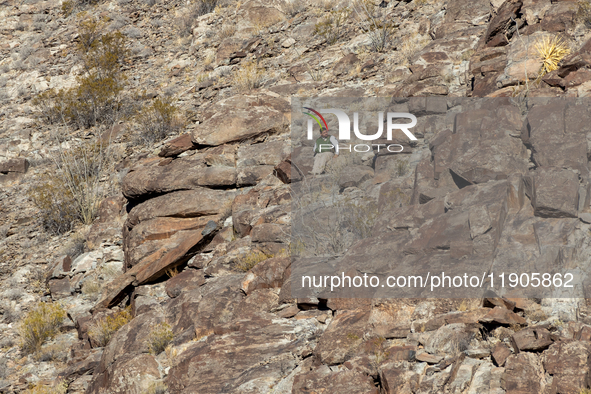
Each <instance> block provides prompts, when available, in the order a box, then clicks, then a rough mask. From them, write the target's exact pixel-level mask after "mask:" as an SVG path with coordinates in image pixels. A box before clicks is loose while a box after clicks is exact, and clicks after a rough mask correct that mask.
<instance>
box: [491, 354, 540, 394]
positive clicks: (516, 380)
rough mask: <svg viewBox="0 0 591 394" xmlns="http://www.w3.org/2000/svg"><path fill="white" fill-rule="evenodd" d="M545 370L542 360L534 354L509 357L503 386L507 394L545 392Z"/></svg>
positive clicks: (503, 377) (502, 381) (502, 379)
mask: <svg viewBox="0 0 591 394" xmlns="http://www.w3.org/2000/svg"><path fill="white" fill-rule="evenodd" d="M544 381H545V378H544V369H543V368H542V365H541V363H540V360H539V359H538V357H537V356H536V355H535V354H532V353H519V354H516V355H512V356H509V357H508V358H507V361H506V363H505V372H504V373H503V376H502V378H501V386H502V388H503V389H504V390H505V391H506V392H507V394H518V393H542V392H544V387H545V385H544Z"/></svg>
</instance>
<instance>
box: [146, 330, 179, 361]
mask: <svg viewBox="0 0 591 394" xmlns="http://www.w3.org/2000/svg"><path fill="white" fill-rule="evenodd" d="M173 339H174V334H173V333H172V328H171V327H170V324H168V323H161V324H158V325H157V326H156V327H154V328H153V329H152V331H151V332H150V335H149V336H148V350H149V351H150V353H151V354H153V355H155V356H157V355H159V354H160V353H162V352H163V351H164V350H165V349H166V347H167V346H168V345H169V344H170V342H172V340H173Z"/></svg>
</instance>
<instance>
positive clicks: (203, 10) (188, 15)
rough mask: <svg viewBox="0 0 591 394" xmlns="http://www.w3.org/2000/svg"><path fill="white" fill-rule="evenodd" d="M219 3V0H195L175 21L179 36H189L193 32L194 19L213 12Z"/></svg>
mask: <svg viewBox="0 0 591 394" xmlns="http://www.w3.org/2000/svg"><path fill="white" fill-rule="evenodd" d="M220 3H221V2H220V0H197V1H196V2H195V3H194V4H193V5H191V6H189V7H188V8H187V9H186V10H185V11H184V12H183V13H182V15H181V16H180V17H179V18H177V21H176V22H177V23H176V28H177V30H178V32H179V34H180V35H181V37H186V36H190V35H191V34H192V33H193V22H194V21H195V19H196V18H198V17H200V16H201V15H205V14H209V13H210V12H213V11H214V10H215V9H216V7H217V6H218V5H219V4H220Z"/></svg>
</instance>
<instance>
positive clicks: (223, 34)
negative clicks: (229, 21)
mask: <svg viewBox="0 0 591 394" xmlns="http://www.w3.org/2000/svg"><path fill="white" fill-rule="evenodd" d="M235 33H236V27H235V26H234V25H225V26H222V29H221V30H220V32H219V35H218V36H219V39H220V40H223V39H225V38H229V37H232V36H233V35H234V34H235Z"/></svg>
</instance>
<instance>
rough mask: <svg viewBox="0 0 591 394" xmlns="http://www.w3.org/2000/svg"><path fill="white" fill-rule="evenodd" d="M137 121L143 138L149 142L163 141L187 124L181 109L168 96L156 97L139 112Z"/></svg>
mask: <svg viewBox="0 0 591 394" xmlns="http://www.w3.org/2000/svg"><path fill="white" fill-rule="evenodd" d="M136 122H137V123H138V125H140V127H141V130H142V134H141V138H142V139H143V140H144V141H145V142H146V143H148V144H152V143H154V142H157V141H161V140H162V139H164V138H165V137H166V136H167V135H169V134H173V133H176V132H178V131H179V130H181V129H182V128H183V127H184V126H185V125H184V121H183V119H182V117H181V116H180V115H179V109H178V108H177V107H176V106H175V105H174V104H173V103H172V100H171V99H168V98H165V99H160V98H156V99H154V101H152V103H151V104H150V105H148V106H145V107H144V108H143V109H142V110H141V111H140V112H139V114H138V115H137V116H136Z"/></svg>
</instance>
